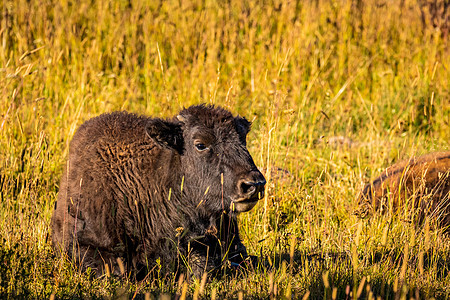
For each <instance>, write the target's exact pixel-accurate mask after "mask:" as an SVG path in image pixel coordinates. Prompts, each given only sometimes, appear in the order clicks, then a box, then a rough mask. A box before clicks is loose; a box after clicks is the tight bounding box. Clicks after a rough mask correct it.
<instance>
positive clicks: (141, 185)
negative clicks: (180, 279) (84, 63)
mask: <svg viewBox="0 0 450 300" xmlns="http://www.w3.org/2000/svg"><path fill="white" fill-rule="evenodd" d="M249 130H250V123H249V122H248V121H247V120H246V119H245V118H242V117H239V116H236V117H234V116H233V115H232V114H231V113H230V112H228V111H226V110H224V109H222V108H218V107H213V106H205V105H200V106H193V107H190V108H188V109H184V110H183V111H181V112H180V114H179V115H178V116H177V117H176V118H173V119H169V120H163V119H158V118H148V117H143V116H137V115H134V114H129V113H126V112H115V113H111V114H103V115H101V116H99V117H96V118H93V119H91V120H89V121H87V122H86V123H84V124H83V125H81V126H80V128H79V129H78V131H77V132H76V134H75V135H74V137H73V140H72V142H71V144H70V149H69V159H68V162H67V165H66V169H65V171H64V175H63V177H62V180H61V186H60V191H59V194H58V200H57V203H56V207H55V211H54V213H53V217H52V224H51V226H52V238H53V244H54V246H55V248H56V249H58V250H61V251H62V253H64V254H67V255H68V256H69V257H71V258H72V259H73V260H75V262H76V263H77V265H79V266H80V267H81V269H82V270H86V269H87V268H90V269H92V270H93V271H95V272H96V273H97V275H99V274H102V273H103V269H104V268H105V265H106V264H108V265H109V267H110V268H112V272H113V273H117V274H119V273H120V272H122V271H123V269H125V271H126V272H127V273H129V272H132V273H134V274H137V275H138V277H140V276H139V274H141V275H145V274H146V272H147V271H148V270H151V269H153V268H154V267H156V268H157V269H158V268H159V267H160V266H161V267H162V269H163V270H166V271H176V270H178V269H179V268H180V267H181V268H184V269H185V270H186V269H187V270H189V271H192V272H193V273H194V274H196V275H201V274H202V273H203V271H210V270H213V269H215V268H218V267H220V265H221V264H222V263H223V262H224V261H226V258H228V259H230V260H231V261H232V262H233V263H240V262H242V261H243V259H245V258H246V257H247V252H246V249H245V247H244V245H242V243H241V240H240V238H239V232H238V228H237V219H236V213H239V212H244V211H248V210H250V209H251V208H252V207H253V206H254V205H255V204H256V202H257V201H258V200H259V199H260V198H261V197H262V196H263V192H264V185H265V179H264V176H263V175H262V174H261V173H260V172H259V171H258V169H257V168H256V166H255V164H254V162H253V159H252V157H251V156H250V154H249V153H248V151H247V148H246V135H247V133H248V131H249ZM223 258H225V259H223ZM118 261H120V262H118ZM158 262H159V263H158ZM122 263H123V265H124V266H121V264H122ZM123 267H124V268H123Z"/></svg>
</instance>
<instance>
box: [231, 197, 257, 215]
mask: <svg viewBox="0 0 450 300" xmlns="http://www.w3.org/2000/svg"><path fill="white" fill-rule="evenodd" d="M256 203H258V200H254V201H250V200H245V201H243V202H234V201H233V202H231V211H232V212H237V213H242V212H246V211H249V210H251V209H252V208H253V207H254V206H255V205H256Z"/></svg>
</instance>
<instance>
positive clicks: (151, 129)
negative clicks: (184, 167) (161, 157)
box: [146, 119, 184, 154]
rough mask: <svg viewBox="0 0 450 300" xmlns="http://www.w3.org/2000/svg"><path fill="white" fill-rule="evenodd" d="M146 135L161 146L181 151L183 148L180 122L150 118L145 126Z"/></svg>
mask: <svg viewBox="0 0 450 300" xmlns="http://www.w3.org/2000/svg"><path fill="white" fill-rule="evenodd" d="M146 133H147V135H148V136H149V137H150V138H151V139H153V140H154V141H155V142H156V143H158V144H159V145H160V146H162V147H166V148H170V149H174V150H176V151H177V152H178V153H180V154H181V153H182V152H183V149H184V141H183V130H182V129H181V124H180V123H174V122H170V121H164V120H161V119H152V120H150V121H149V122H148V124H147V128H146Z"/></svg>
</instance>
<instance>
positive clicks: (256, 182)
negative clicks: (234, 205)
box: [238, 175, 266, 199]
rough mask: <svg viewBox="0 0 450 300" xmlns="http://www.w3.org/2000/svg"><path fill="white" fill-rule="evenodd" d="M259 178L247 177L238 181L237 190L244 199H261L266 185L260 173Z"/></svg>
mask: <svg viewBox="0 0 450 300" xmlns="http://www.w3.org/2000/svg"><path fill="white" fill-rule="evenodd" d="M260 177H261V178H255V179H252V180H249V179H248V178H245V179H241V180H240V181H239V183H238V184H239V192H240V194H241V196H242V197H244V198H246V199H250V198H254V197H255V196H256V197H258V199H261V198H262V197H263V196H264V186H265V185H266V180H265V179H264V177H263V176H262V175H261V176H260Z"/></svg>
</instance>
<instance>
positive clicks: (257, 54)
mask: <svg viewBox="0 0 450 300" xmlns="http://www.w3.org/2000/svg"><path fill="white" fill-rule="evenodd" d="M428 2H429V3H428ZM448 6H449V4H448V1H446V0H442V1H425V0H401V1H394V0H353V1H350V0H348V1H345V0H306V1H299V0H297V1H275V0H269V1H254V0H249V1H237V0H228V1H212V0H193V1H184V0H179V1H172V0H169V1H151V0H136V1H131V0H129V1H125V0H120V1H112V0H111V1H107V0H98V1H89V0H78V1H57V0H40V1H36V0H34V1H33V0H31V1H26V0H2V1H0V196H1V199H0V200H1V202H0V239H1V240H0V296H1V297H2V298H11V299H15V298H36V299H43V298H50V297H56V298H60V299H67V298H109V297H112V298H115V297H116V298H120V297H123V298H125V299H126V298H146V299H150V298H155V299H158V298H160V297H161V298H164V297H171V296H172V297H181V298H186V297H187V298H194V299H197V298H216V299H223V298H229V299H230V298H245V299H248V298H271V297H273V298H293V299H302V298H303V299H306V298H308V297H309V298H310V299H356V298H359V299H377V298H380V299H410V298H414V299H419V298H420V299H423V298H431V297H434V298H436V299H438V298H440V299H445V298H448V297H450V274H449V271H450V240H449V238H448V235H445V234H443V233H442V232H440V231H439V230H438V229H437V228H436V227H435V226H432V225H433V222H432V220H430V221H427V222H426V223H425V224H415V223H414V222H410V221H409V220H407V219H405V218H403V215H404V214H403V213H402V212H401V211H400V212H397V213H391V214H384V215H381V214H375V215H374V216H373V217H372V218H366V219H362V220H361V219H359V218H358V217H357V216H355V215H354V214H353V211H354V209H355V208H356V205H357V196H358V193H359V191H360V190H361V188H362V187H363V185H364V184H365V183H367V182H369V180H370V179H373V178H374V177H376V176H378V175H379V174H380V173H381V172H382V170H383V169H384V168H385V167H387V166H389V165H390V164H392V163H394V162H397V161H399V160H401V159H405V158H408V157H410V156H411V155H416V154H423V153H427V152H431V151H437V150H450V143H449V141H450V125H449V124H450V96H449V86H450V84H449V78H450V71H449V67H450V60H449V57H450V55H449V54H450V53H449V47H448V14H449V12H448ZM198 103H212V104H216V105H221V106H223V107H225V108H227V109H229V110H231V111H232V112H233V113H236V114H237V113H238V114H240V115H242V116H245V117H246V118H247V119H249V120H250V121H252V122H253V126H252V131H251V132H250V135H249V137H248V148H249V150H250V152H251V154H252V155H253V157H254V159H255V162H256V163H257V165H258V166H259V167H260V169H261V170H262V171H263V172H265V175H266V178H267V179H268V187H267V189H268V193H266V198H265V199H264V200H261V201H260V203H259V204H258V205H257V206H256V207H255V208H254V209H253V210H252V211H250V212H248V213H245V214H242V215H241V216H240V217H239V220H240V230H241V233H242V237H243V239H244V243H245V245H246V246H247V248H248V251H249V253H250V254H251V255H255V256H258V257H259V260H260V261H259V264H258V266H257V267H256V268H255V269H251V270H247V271H244V270H243V271H242V272H238V274H234V275H233V274H229V273H228V274H227V275H223V276H219V277H217V278H215V279H212V278H211V279H209V280H208V281H207V282H203V283H202V282H201V281H200V280H194V279H190V280H188V278H187V277H184V279H183V278H182V280H179V279H178V278H174V277H173V276H172V277H171V276H170V274H169V275H168V276H162V275H161V276H157V275H154V276H151V277H149V278H147V279H146V280H145V281H142V282H132V281H128V280H119V279H117V278H110V277H102V278H99V279H93V278H91V277H89V276H88V274H83V273H80V272H79V271H78V270H77V269H76V268H75V267H74V266H72V265H71V263H70V261H69V260H65V259H61V258H58V257H57V256H56V255H55V253H54V251H53V249H52V247H51V242H50V241H51V238H50V235H51V232H50V230H49V224H50V218H51V214H52V210H53V207H54V203H55V200H56V195H57V192H58V188H59V178H60V176H61V174H62V170H63V166H64V163H65V159H66V157H67V154H68V143H69V141H70V139H71V137H72V136H73V134H74V132H75V130H76V128H77V127H78V126H79V125H80V124H81V123H82V122H84V121H86V120H88V119H89V118H91V117H94V116H97V115H99V114H101V113H104V112H110V111H114V110H128V111H131V112H135V113H139V114H145V115H153V116H161V117H168V116H172V115H174V114H175V113H176V112H178V111H179V110H180V109H181V108H183V107H187V106H189V105H191V104H198ZM174 234H175V233H174ZM169 295H171V296H169Z"/></svg>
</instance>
